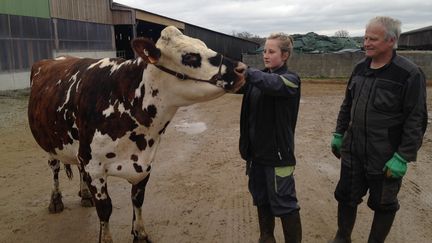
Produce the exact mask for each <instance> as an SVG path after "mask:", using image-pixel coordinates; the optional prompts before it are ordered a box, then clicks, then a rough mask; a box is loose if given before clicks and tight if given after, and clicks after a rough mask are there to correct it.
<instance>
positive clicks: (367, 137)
mask: <svg viewBox="0 0 432 243" xmlns="http://www.w3.org/2000/svg"><path fill="white" fill-rule="evenodd" d="M370 63H371V59H370V58H365V59H364V60H362V61H360V62H359V63H358V64H357V65H356V67H355V68H354V71H353V73H352V75H351V78H350V80H349V82H348V86H347V89H346V92H345V99H344V101H343V103H342V105H341V108H340V112H339V116H338V120H337V126H336V132H337V133H340V134H343V135H344V137H343V142H342V147H341V156H342V161H344V163H346V166H351V165H352V163H353V162H356V161H358V162H359V163H362V164H363V166H364V168H366V171H367V172H368V173H369V174H381V173H383V168H384V165H385V163H386V162H387V161H388V160H389V159H391V158H392V156H393V154H394V153H395V152H397V153H398V154H399V155H400V156H402V157H403V158H404V159H405V160H407V161H415V160H416V158H417V151H418V149H419V148H420V146H421V144H422V139H423V135H424V132H425V130H426V126H427V108H426V81H425V76H424V74H423V72H422V71H421V70H420V68H418V67H417V66H416V65H415V64H413V63H412V62H411V61H409V60H408V59H406V58H404V57H401V56H399V55H397V54H396V52H394V53H393V58H392V60H391V62H390V63H389V64H387V65H385V66H384V67H382V68H380V69H375V70H373V69H370V68H369V66H370Z"/></svg>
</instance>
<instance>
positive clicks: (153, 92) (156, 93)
mask: <svg viewBox="0 0 432 243" xmlns="http://www.w3.org/2000/svg"><path fill="white" fill-rule="evenodd" d="M158 94H159V90H158V89H155V90H153V91H152V96H153V97H156V96H157V95H158Z"/></svg>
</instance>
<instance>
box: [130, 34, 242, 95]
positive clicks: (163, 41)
mask: <svg viewBox="0 0 432 243" xmlns="http://www.w3.org/2000/svg"><path fill="white" fill-rule="evenodd" d="M132 47H133V49H134V51H135V52H136V53H137V54H138V55H139V56H140V57H141V58H143V59H144V61H146V62H148V63H150V64H154V65H155V67H158V69H159V70H160V71H161V72H164V73H168V74H169V75H173V76H177V77H176V78H175V79H176V81H177V82H183V83H184V84H186V83H188V85H182V86H183V87H197V86H201V88H202V87H205V89H207V90H211V89H213V90H214V92H216V91H218V92H219V93H220V94H223V93H224V92H223V91H227V92H235V91H237V90H238V89H239V88H240V87H241V86H243V84H244V82H245V77H244V73H245V69H246V65H245V64H243V63H241V62H238V61H233V60H230V59H228V58H226V57H224V56H222V55H221V54H219V53H216V52H215V51H213V50H211V49H209V48H207V46H206V45H205V44H204V42H202V41H201V40H198V39H194V38H191V37H189V36H186V35H183V34H182V33H181V32H180V31H179V30H178V29H177V28H175V27H172V26H169V27H167V28H165V29H164V30H163V31H162V33H161V37H160V38H159V40H158V42H157V43H156V45H154V44H153V43H152V42H151V41H149V40H146V39H142V38H138V39H135V40H133V42H132ZM209 83H210V84H209ZM190 85H192V86H190ZM179 87H180V86H179Z"/></svg>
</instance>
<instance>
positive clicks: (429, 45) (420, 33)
mask: <svg viewBox="0 0 432 243" xmlns="http://www.w3.org/2000/svg"><path fill="white" fill-rule="evenodd" d="M398 46H399V48H400V49H405V50H432V26H428V27H424V28H420V29H416V30H411V31H407V32H404V33H402V34H401V36H400V38H399V42H398Z"/></svg>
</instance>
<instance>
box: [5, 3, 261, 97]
mask: <svg viewBox="0 0 432 243" xmlns="http://www.w3.org/2000/svg"><path fill="white" fill-rule="evenodd" d="M168 25H173V26H176V27H177V28H178V29H180V30H181V31H183V33H185V34H186V35H189V36H192V37H195V38H199V39H201V40H203V41H204V42H205V43H206V44H207V46H208V47H209V48H211V49H213V50H215V51H218V52H220V53H222V54H224V55H226V56H228V57H231V58H233V59H237V60H241V59H242V53H245V52H248V51H252V50H255V49H257V48H258V47H259V44H257V43H255V42H251V41H248V40H244V39H240V38H237V37H233V36H230V35H226V34H223V33H218V32H215V31H212V30H209V29H205V28H202V27H199V26H196V25H192V24H189V23H185V22H182V21H178V20H175V19H172V18H168V17H165V16H161V15H157V14H154V13H150V12H147V11H144V10H141V9H135V8H131V7H128V6H125V5H121V4H118V3H115V2H113V1H112V0H74V1H70V0H2V1H0V45H1V49H2V51H1V52H0V90H13V89H22V88H27V87H29V76H30V75H29V72H30V68H31V65H32V63H33V62H35V61H37V60H40V59H43V58H53V57H56V56H59V55H74V56H80V57H91V58H100V57H116V56H117V57H123V58H127V59H130V58H134V53H133V51H132V49H131V47H130V41H131V40H132V39H133V38H134V37H148V38H152V39H153V40H154V41H156V40H157V39H158V38H159V36H160V32H161V30H162V29H163V28H165V27H166V26H168Z"/></svg>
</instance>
